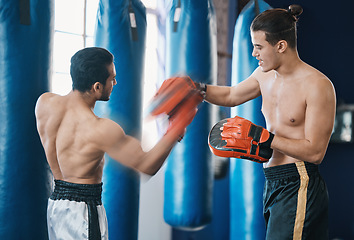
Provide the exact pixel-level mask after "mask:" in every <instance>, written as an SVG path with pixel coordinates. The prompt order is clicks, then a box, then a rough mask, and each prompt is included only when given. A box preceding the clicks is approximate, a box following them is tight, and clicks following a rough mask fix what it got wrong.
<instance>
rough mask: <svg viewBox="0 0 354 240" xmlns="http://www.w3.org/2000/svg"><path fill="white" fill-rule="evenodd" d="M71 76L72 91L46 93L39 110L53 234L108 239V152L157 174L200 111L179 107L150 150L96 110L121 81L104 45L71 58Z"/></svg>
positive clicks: (49, 224)
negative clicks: (104, 189) (105, 201)
mask: <svg viewBox="0 0 354 240" xmlns="http://www.w3.org/2000/svg"><path fill="white" fill-rule="evenodd" d="M70 74H71V76H72V80H73V90H72V91H71V92H70V93H69V94H67V95H65V96H59V95H57V94H54V93H49V92H48V93H44V94H42V95H41V96H40V97H39V99H38V101H37V104H36V109H35V114H36V120H37V128H38V133H39V135H40V138H41V141H42V144H43V147H44V150H45V154H46V158H47V161H48V163H49V166H50V168H51V170H52V173H53V176H54V179H55V189H54V192H53V194H52V195H51V197H50V199H49V201H48V213H47V220H48V233H49V238H50V239H66V240H69V239H82V238H83V237H86V238H85V239H101V238H102V239H108V230H107V219H106V214H105V210H104V208H103V206H102V202H101V192H102V183H101V181H102V172H103V165H104V154H105V153H107V154H108V155H109V156H110V157H112V158H113V159H115V160H117V161H119V162H120V163H121V164H124V165H126V166H128V167H131V168H133V169H136V170H137V171H140V172H143V173H146V174H149V175H154V174H155V173H156V172H157V171H158V170H159V168H160V167H161V166H162V164H163V162H164V161H165V159H166V157H167V156H168V154H169V153H170V151H171V149H172V148H173V146H174V145H175V143H176V142H177V141H178V140H179V139H180V136H181V135H183V134H184V131H185V128H186V126H187V125H188V124H189V123H190V122H191V121H192V119H193V117H194V115H195V113H196V109H195V108H193V109H192V108H191V109H189V108H188V109H187V111H184V112H183V113H180V112H178V111H177V112H176V113H175V115H174V116H176V117H178V115H179V114H180V115H181V114H183V119H181V118H179V121H174V122H173V123H171V124H170V127H169V130H168V131H167V133H166V134H165V135H164V136H163V137H162V138H161V140H160V141H158V142H157V143H156V145H155V146H154V147H153V148H152V149H151V150H150V151H148V152H145V151H143V150H142V148H141V144H140V142H139V141H138V140H137V139H135V138H133V137H131V136H128V135H126V134H125V133H124V131H123V129H122V128H121V127H120V126H119V124H117V123H116V122H114V121H112V120H109V119H106V118H99V117H97V116H96V115H95V114H94V112H93V110H94V107H95V103H96V101H108V100H109V98H110V95H111V92H112V89H113V87H114V85H116V84H117V80H116V71H115V66H114V62H113V55H112V54H111V53H110V52H108V51H107V50H105V49H103V48H96V47H93V48H85V49H82V50H80V51H78V52H77V53H76V54H75V55H74V56H73V57H72V59H71V69H70ZM119 80H120V79H118V81H119ZM182 107H183V106H181V108H182ZM181 108H180V109H181ZM184 110H185V109H184ZM186 113H187V114H186ZM87 209H88V210H87ZM87 214H88V215H89V216H88V219H87ZM87 229H88V231H87Z"/></svg>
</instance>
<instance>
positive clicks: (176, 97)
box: [149, 76, 203, 116]
mask: <svg viewBox="0 0 354 240" xmlns="http://www.w3.org/2000/svg"><path fill="white" fill-rule="evenodd" d="M184 101H193V102H195V103H196V106H197V105H198V104H199V103H201V102H202V101H203V95H202V93H201V92H200V91H199V90H197V87H196V85H195V83H194V82H193V81H192V80H191V79H190V78H189V77H188V76H184V77H174V78H169V79H166V80H165V81H164V82H163V83H162V85H161V87H160V88H159V90H158V91H157V93H156V94H155V96H154V97H153V99H152V101H151V103H150V106H149V113H150V114H151V115H152V116H157V115H160V114H163V113H165V114H167V115H169V116H172V115H173V114H174V112H176V111H177V110H178V108H179V107H180V105H181V103H183V102H184Z"/></svg>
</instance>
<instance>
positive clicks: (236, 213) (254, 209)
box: [230, 0, 270, 240]
mask: <svg viewBox="0 0 354 240" xmlns="http://www.w3.org/2000/svg"><path fill="white" fill-rule="evenodd" d="M269 8H270V6H269V5H268V4H267V3H265V2H264V1H261V0H259V1H257V0H252V1H250V2H249V3H248V4H247V5H246V6H245V7H244V9H243V10H242V12H241V13H240V15H239V17H238V19H237V21H236V25H235V32H234V44H233V55H232V56H233V58H232V85H236V84H237V83H239V82H241V81H243V80H244V79H246V78H247V77H249V76H250V75H251V74H252V72H253V71H254V70H255V69H256V68H257V66H258V61H257V59H256V58H254V57H252V51H253V45H252V42H251V36H250V26H251V23H252V21H253V19H254V18H255V16H256V15H258V14H259V13H260V12H263V11H265V10H267V9H269ZM261 104H262V99H261V98H260V97H258V98H257V99H254V100H252V101H249V102H247V103H245V104H243V105H240V106H238V107H236V108H234V109H232V110H231V116H232V117H233V116H235V115H239V116H241V117H244V118H246V119H249V120H250V121H252V122H254V123H255V124H257V125H261V126H265V122H264V118H263V115H262V113H261ZM263 186H264V176H263V170H262V165H261V164H259V163H255V162H251V161H246V160H241V159H231V162H230V203H231V205H230V239H231V240H242V239H247V240H259V239H264V237H265V224H264V219H263V211H262V208H263V205H262V192H263Z"/></svg>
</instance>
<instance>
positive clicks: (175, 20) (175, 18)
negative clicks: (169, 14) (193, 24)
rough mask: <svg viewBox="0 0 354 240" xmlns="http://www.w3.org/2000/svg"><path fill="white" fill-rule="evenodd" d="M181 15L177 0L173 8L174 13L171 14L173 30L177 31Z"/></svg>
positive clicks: (179, 1)
mask: <svg viewBox="0 0 354 240" xmlns="http://www.w3.org/2000/svg"><path fill="white" fill-rule="evenodd" d="M180 17H181V0H178V2H177V6H176V8H175V14H174V15H173V32H177V27H178V22H179V19H180Z"/></svg>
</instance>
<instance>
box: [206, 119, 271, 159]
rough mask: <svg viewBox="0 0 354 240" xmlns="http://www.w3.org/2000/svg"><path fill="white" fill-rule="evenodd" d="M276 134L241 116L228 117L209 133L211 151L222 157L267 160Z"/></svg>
mask: <svg viewBox="0 0 354 240" xmlns="http://www.w3.org/2000/svg"><path fill="white" fill-rule="evenodd" d="M273 138H274V134H272V133H271V132H269V131H267V130H266V129H264V128H263V127H261V126H257V125H255V124H253V123H252V122H251V121H249V120H246V119H244V118H241V117H238V116H236V117H234V118H228V119H224V120H222V121H220V122H219V123H217V124H216V125H215V126H214V127H213V128H212V130H211V131H210V134H209V146H210V149H211V151H212V152H213V153H214V154H215V155H217V156H221V157H235V158H242V159H248V160H252V161H255V162H260V163H262V162H267V161H268V160H269V159H270V158H271V156H272V154H273V150H272V149H271V148H270V146H271V143H272V140H273Z"/></svg>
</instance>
